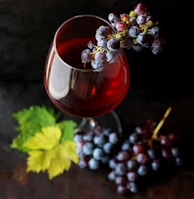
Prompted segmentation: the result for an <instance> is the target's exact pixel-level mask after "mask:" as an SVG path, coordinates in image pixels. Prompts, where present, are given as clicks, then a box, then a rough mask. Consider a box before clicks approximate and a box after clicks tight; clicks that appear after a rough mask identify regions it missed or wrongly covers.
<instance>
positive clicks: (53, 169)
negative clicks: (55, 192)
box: [24, 127, 79, 179]
mask: <svg viewBox="0 0 194 199" xmlns="http://www.w3.org/2000/svg"><path fill="white" fill-rule="evenodd" d="M61 135H62V131H61V129H60V128H59V127H46V128H43V129H42V132H38V133H36V134H35V136H34V137H32V138H30V139H29V140H28V141H27V142H26V143H25V144H24V145H25V147H27V148H28V149H30V150H29V152H28V155H29V156H28V158H27V171H28V172H29V171H33V172H37V173H39V172H41V171H46V170H47V172H48V175H49V179H52V178H53V177H55V176H57V175H59V174H61V173H63V172H64V171H65V170H69V168H70V166H71V162H72V161H73V162H74V163H78V159H79V158H78V155H77V152H76V144H75V142H74V141H73V140H66V141H64V142H60V138H61Z"/></svg>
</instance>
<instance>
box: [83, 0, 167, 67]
mask: <svg viewBox="0 0 194 199" xmlns="http://www.w3.org/2000/svg"><path fill="white" fill-rule="evenodd" d="M108 21H109V23H110V24H111V26H112V28H111V27H110V26H108V25H107V26H105V25H101V26H100V27H98V28H97V30H96V34H95V39H96V44H94V43H93V42H92V41H89V42H88V44H87V48H86V49H84V50H83V51H82V53H81V60H82V62H83V63H84V66H86V64H87V63H91V67H92V68H93V69H98V68H101V67H103V66H104V64H105V63H113V62H115V61H116V60H117V58H118V56H119V53H120V50H121V49H122V48H125V49H131V48H132V49H134V50H135V51H137V52H139V51H141V50H142V49H143V48H150V49H151V52H152V53H153V54H155V55H157V54H159V53H160V52H161V51H162V49H163V45H164V43H165V42H164V39H163V37H162V34H161V30H160V27H159V22H158V21H156V22H154V20H153V17H152V16H151V14H150V12H148V11H147V8H146V6H145V5H144V4H142V3H139V4H137V5H136V6H135V8H134V10H132V11H130V12H129V14H126V13H123V14H120V15H117V14H115V13H110V14H109V15H108Z"/></svg>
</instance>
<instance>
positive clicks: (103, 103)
mask: <svg viewBox="0 0 194 199" xmlns="http://www.w3.org/2000/svg"><path fill="white" fill-rule="evenodd" d="M101 25H106V26H110V27H111V25H110V24H109V23H108V21H106V20H104V19H103V18H100V17H98V16H95V15H78V16H74V17H72V18H70V19H68V20H66V21H65V22H64V23H62V24H61V25H60V27H59V28H58V29H57V31H56V33H55V35H54V39H53V41H52V43H51V46H50V49H49V52H48V56H47V59H46V63H45V69H44V86H45V89H46V92H47V94H48V96H49V98H50V100H51V101H52V102H53V103H54V105H55V106H56V107H57V108H58V109H60V110H61V111H62V112H64V113H67V114H68V115H71V116H75V117H76V118H81V119H82V122H80V124H79V127H80V128H83V129H90V128H93V127H94V126H95V125H97V124H98V123H99V121H100V120H101V122H106V121H107V122H109V123H110V125H113V126H114V125H116V126H117V127H116V128H117V131H120V132H119V133H121V131H122V127H121V124H120V120H119V118H118V116H117V115H116V113H115V112H114V111H113V110H114V109H115V108H116V107H117V106H118V105H119V104H120V103H121V101H122V100H123V98H124V97H125V95H126V93H127V91H128V88H129V84H130V72H129V65H128V60H127V57H126V54H125V52H124V51H123V50H121V51H120V54H119V58H118V59H117V61H116V62H114V63H111V64H110V63H105V65H104V66H103V67H101V68H98V69H92V68H84V65H83V63H82V61H81V52H82V50H83V49H85V48H86V46H87V43H88V42H89V41H91V40H92V41H94V42H95V32H96V29H97V28H98V27H99V26H101ZM110 113H111V117H112V118H114V119H115V121H110V119H106V117H107V116H108V115H109V114H110ZM109 118H110V116H109ZM113 128H115V127H113Z"/></svg>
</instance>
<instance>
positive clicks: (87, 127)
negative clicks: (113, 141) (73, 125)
mask: <svg viewBox="0 0 194 199" xmlns="http://www.w3.org/2000/svg"><path fill="white" fill-rule="evenodd" d="M97 125H98V122H97V121H96V120H95V119H94V118H83V119H82V121H81V123H80V124H79V126H78V128H79V129H81V130H83V131H85V132H89V131H91V130H92V129H93V128H94V127H96V126H97Z"/></svg>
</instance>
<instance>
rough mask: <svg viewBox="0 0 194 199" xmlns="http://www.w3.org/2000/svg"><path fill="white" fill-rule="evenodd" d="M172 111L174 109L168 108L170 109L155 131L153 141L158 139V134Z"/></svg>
mask: <svg viewBox="0 0 194 199" xmlns="http://www.w3.org/2000/svg"><path fill="white" fill-rule="evenodd" d="M171 111H172V107H168V109H167V110H166V112H165V113H164V116H163V117H162V119H161V120H160V122H159V123H158V125H157V126H156V128H155V129H154V131H153V134H152V138H151V140H154V139H157V135H158V132H159V130H160V129H161V127H162V125H163V124H164V122H165V120H166V119H167V117H168V115H169V114H170V112H171Z"/></svg>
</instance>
